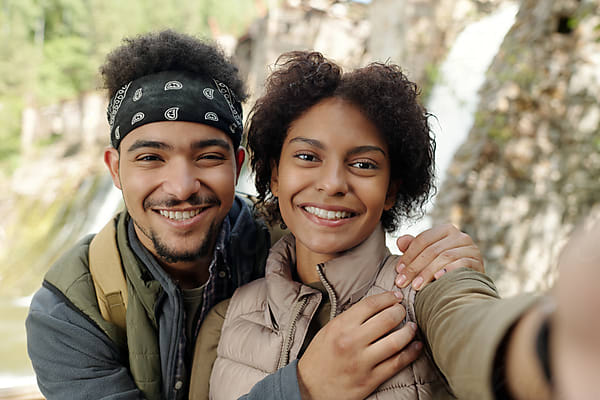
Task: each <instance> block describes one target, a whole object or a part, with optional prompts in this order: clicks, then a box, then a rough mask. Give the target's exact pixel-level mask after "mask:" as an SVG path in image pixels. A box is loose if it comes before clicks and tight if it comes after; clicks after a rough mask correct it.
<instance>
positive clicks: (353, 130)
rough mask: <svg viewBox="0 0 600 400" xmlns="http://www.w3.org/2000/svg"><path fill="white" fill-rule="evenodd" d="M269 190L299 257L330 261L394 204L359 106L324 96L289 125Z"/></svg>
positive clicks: (382, 147) (382, 155)
mask: <svg viewBox="0 0 600 400" xmlns="http://www.w3.org/2000/svg"><path fill="white" fill-rule="evenodd" d="M271 191H272V193H273V194H274V195H275V196H276V197H278V199H279V209H280V211H281V216H282V218H283V221H284V222H285V224H286V225H287V226H288V228H289V229H290V231H291V232H292V233H293V234H294V236H295V237H296V252H297V253H298V255H299V256H300V254H302V253H303V252H310V253H315V254H318V255H320V256H319V257H318V258H319V260H320V261H319V262H325V261H328V260H329V259H332V258H335V257H336V256H337V254H338V253H340V252H342V251H345V250H348V249H350V248H352V247H355V246H357V245H358V244H360V243H361V242H363V241H364V240H365V239H366V238H367V237H368V236H369V235H370V234H371V233H372V232H373V230H374V229H375V228H376V226H377V224H378V223H379V221H380V219H381V214H382V212H383V211H384V210H389V209H390V208H391V207H392V206H393V205H394V202H395V192H394V191H393V190H390V156H389V154H388V147H387V145H386V142H385V140H384V139H383V138H382V137H381V135H380V133H379V131H378V130H377V128H376V127H375V125H374V124H373V123H371V121H369V120H368V119H367V118H366V117H365V116H364V115H363V114H362V112H361V111H360V110H359V109H358V108H357V107H355V106H354V105H352V104H351V103H349V102H347V101H344V100H342V99H339V98H335V97H334V98H328V99H325V100H323V101H321V102H320V103H318V104H316V105H314V106H313V107H311V108H310V109H308V111H307V112H305V113H304V114H303V115H302V116H301V117H300V118H298V119H297V120H295V121H294V122H293V123H292V125H291V127H290V129H289V130H288V134H287V137H286V138H285V141H284V143H283V147H282V149H281V157H280V160H279V165H278V166H276V167H275V168H274V169H273V174H272V179H271Z"/></svg>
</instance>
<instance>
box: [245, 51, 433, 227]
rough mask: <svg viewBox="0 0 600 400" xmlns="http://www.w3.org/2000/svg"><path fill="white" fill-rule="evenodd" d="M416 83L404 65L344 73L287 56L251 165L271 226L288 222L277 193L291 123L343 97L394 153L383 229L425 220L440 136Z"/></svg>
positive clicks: (308, 58) (254, 137)
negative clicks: (391, 201)
mask: <svg viewBox="0 0 600 400" xmlns="http://www.w3.org/2000/svg"><path fill="white" fill-rule="evenodd" d="M418 95H419V91H418V88H417V85H416V84H415V83H413V82H411V81H409V80H408V78H407V77H406V76H405V75H404V74H403V73H402V71H401V69H400V67H399V66H397V65H393V64H382V63H372V64H369V65H368V66H366V67H364V68H358V69H356V70H354V71H352V72H347V73H344V72H343V71H342V68H341V67H340V66H338V65H337V64H336V63H334V62H333V61H331V60H328V59H327V58H325V57H324V56H323V55H322V54H321V53H318V52H304V51H294V52H289V53H285V54H282V55H281V56H280V57H279V58H278V59H277V62H276V63H275V68H274V71H273V72H272V73H271V75H270V76H269V77H268V79H267V82H266V88H265V94H264V95H263V96H262V97H261V98H260V99H258V101H257V102H256V104H255V105H254V107H253V108H252V110H251V112H250V116H249V119H248V121H249V123H248V149H249V152H250V163H251V165H252V168H253V169H254V172H255V174H256V175H255V185H256V189H257V191H258V203H257V205H258V208H259V209H260V210H261V211H262V213H263V214H264V216H265V218H266V219H267V220H268V221H269V222H271V223H276V222H282V220H281V214H280V213H279V204H278V201H277V198H276V197H274V196H273V194H272V193H271V189H270V184H271V170H272V165H273V163H274V162H275V163H278V162H279V157H280V154H281V149H282V147H283V142H284V140H285V138H286V136H287V132H288V129H289V128H290V125H291V124H292V123H293V122H294V121H295V120H297V119H298V118H299V117H300V116H302V115H303V114H304V113H305V112H306V111H307V110H308V109H309V108H311V107H312V106H314V105H316V104H317V103H319V102H321V101H322V100H324V99H326V98H330V97H338V98H341V99H343V100H346V101H348V102H349V103H351V104H353V105H354V106H356V107H357V108H359V109H360V110H361V111H362V112H363V113H364V115H365V116H366V117H367V118H368V119H369V120H370V121H371V122H372V123H373V124H374V125H375V126H376V127H377V129H378V130H379V132H380V133H381V134H382V135H383V137H384V138H385V141H386V143H387V145H388V148H389V154H390V164H391V181H392V182H396V183H397V184H398V187H399V189H398V193H397V195H396V203H395V205H394V206H393V207H392V208H391V209H390V210H388V211H384V212H383V215H382V217H381V222H382V226H383V228H384V229H385V230H386V231H388V232H391V231H394V230H395V229H396V228H397V226H398V224H399V222H400V220H401V219H402V218H403V217H406V218H410V217H414V216H422V215H423V213H424V211H423V207H424V204H425V202H426V201H427V199H428V198H429V195H430V193H431V192H432V190H434V189H435V187H434V153H435V139H434V137H433V133H432V132H431V130H430V128H429V124H428V118H429V116H430V114H429V113H427V112H426V110H425V109H424V108H423V107H422V106H421V105H420V104H419V102H418Z"/></svg>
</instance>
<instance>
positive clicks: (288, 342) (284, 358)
mask: <svg viewBox="0 0 600 400" xmlns="http://www.w3.org/2000/svg"><path fill="white" fill-rule="evenodd" d="M307 303H308V296H304V297H303V298H302V300H299V301H297V302H296V304H295V305H294V309H293V311H292V315H293V318H292V323H291V324H290V326H289V328H288V329H287V331H286V334H285V337H284V339H283V346H282V351H281V356H280V357H279V365H278V366H277V369H279V368H283V367H285V366H286V365H288V363H289V362H290V351H291V349H292V337H293V336H294V334H295V333H296V324H297V323H298V320H299V319H300V314H301V313H302V311H303V310H304V307H306V304H307Z"/></svg>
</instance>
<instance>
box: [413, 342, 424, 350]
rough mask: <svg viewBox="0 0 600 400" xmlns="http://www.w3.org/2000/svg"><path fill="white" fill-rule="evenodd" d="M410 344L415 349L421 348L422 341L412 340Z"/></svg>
mask: <svg viewBox="0 0 600 400" xmlns="http://www.w3.org/2000/svg"><path fill="white" fill-rule="evenodd" d="M411 346H412V347H413V349H415V350H421V349H422V348H423V343H421V342H413V343H412V344H411Z"/></svg>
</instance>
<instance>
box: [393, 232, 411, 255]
mask: <svg viewBox="0 0 600 400" xmlns="http://www.w3.org/2000/svg"><path fill="white" fill-rule="evenodd" d="M413 240H415V237H414V236H413V235H402V236H400V237H399V238H398V239H396V246H398V250H400V251H401V252H402V253H404V252H405V251H406V249H408V246H409V245H410V243H411V242H412V241H413Z"/></svg>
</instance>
